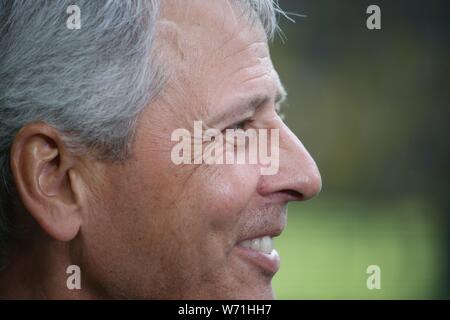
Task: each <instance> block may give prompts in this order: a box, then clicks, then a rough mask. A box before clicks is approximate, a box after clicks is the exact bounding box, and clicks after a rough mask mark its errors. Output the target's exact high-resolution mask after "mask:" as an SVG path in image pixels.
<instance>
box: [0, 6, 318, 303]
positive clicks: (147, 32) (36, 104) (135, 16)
mask: <svg viewBox="0 0 450 320" xmlns="http://www.w3.org/2000/svg"><path fill="white" fill-rule="evenodd" d="M71 4H76V5H77V6H78V7H79V8H80V13H81V16H80V17H81V29H79V30H76V29H73V30H72V29H68V28H67V26H66V21H65V20H66V19H67V14H66V9H67V7H68V6H69V5H71ZM277 11H278V9H276V5H275V4H274V3H273V1H271V0H239V1H238V0H229V1H228V0H214V1H211V0H208V1H205V0H178V1H176V0H166V1H163V0H161V1H157V0H152V1H151V0H142V1H139V0H135V1H131V0H130V1H103V0H101V1H100V0H99V1H74V3H69V2H66V1H57V2H56V1H19V0H17V1H1V0H0V24H1V25H0V28H1V29H0V36H1V38H0V48H1V49H0V50H1V51H0V151H1V153H0V166H1V167H0V169H1V182H2V184H1V188H0V201H1V202H0V204H1V207H0V243H1V249H2V265H3V270H2V271H0V297H2V298H49V299H59V298H63V299H64V298H82V299H84V298H86V299H90V298H93V299H97V298H131V299H133V298H145V299H147V298H150V299H151V298H157V299H166V298H167V299H185V298H188V299H197V298H204V299H255V298H256V299H271V298H273V297H274V293H273V290H272V287H271V280H272V277H273V276H274V274H275V273H276V272H277V271H278V269H279V264H280V258H279V256H278V254H277V252H276V251H275V250H273V247H272V239H273V238H274V237H276V236H278V235H279V234H280V233H281V232H282V231H283V229H284V228H285V226H286V205H287V203H288V202H289V201H301V200H307V199H310V198H312V197H313V196H315V195H316V194H317V193H318V192H319V191H320V188H321V179H320V175H319V172H318V169H317V167H316V165H315V163H314V161H313V159H312V158H311V157H310V155H309V154H308V152H307V151H306V150H305V148H304V147H303V145H302V144H301V143H300V141H299V140H298V139H297V138H296V136H295V135H294V134H293V133H292V132H291V131H290V130H289V129H288V127H287V126H286V125H285V124H284V123H283V121H282V120H281V118H280V116H279V114H278V112H277V111H278V108H279V103H280V100H281V99H282V98H283V97H284V95H285V93H284V89H283V87H282V86H281V83H280V80H279V78H278V75H277V73H276V71H275V70H274V67H273V65H272V62H271V59H270V55H269V48H268V38H270V37H271V36H272V34H273V32H274V30H275V29H276V14H277ZM195 121H202V123H203V125H204V126H205V127H207V128H214V129H217V130H218V131H219V132H225V131H226V130H227V129H244V130H247V129H256V130H260V129H268V130H273V129H278V131H277V132H279V137H278V148H279V150H277V151H278V154H279V168H278V170H277V172H276V173H275V174H270V175H264V174H261V170H260V167H261V165H262V164H260V163H259V164H258V163H256V164H255V163H248V164H242V163H240V164H206V163H203V162H202V163H199V164H198V163H197V164H196V163H191V164H176V163H174V162H173V161H172V160H171V151H172V148H173V147H174V145H175V144H176V142H174V141H172V140H171V134H172V132H174V131H175V130H177V129H179V128H186V129H188V130H189V129H190V128H192V127H193V124H194V122H195ZM228 143H229V142H228ZM71 265H76V266H79V268H80V270H81V289H75V290H70V289H69V288H68V287H67V283H66V282H67V281H66V280H67V277H68V276H69V275H68V274H66V270H67V268H68V266H71Z"/></svg>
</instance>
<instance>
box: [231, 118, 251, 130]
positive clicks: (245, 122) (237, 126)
mask: <svg viewBox="0 0 450 320" xmlns="http://www.w3.org/2000/svg"><path fill="white" fill-rule="evenodd" d="M252 121H253V120H252V119H245V120H243V121H239V122H236V123H235V124H233V125H231V126H229V127H227V128H226V129H225V130H228V129H231V130H245V129H246V127H247V126H248V124H250V123H252Z"/></svg>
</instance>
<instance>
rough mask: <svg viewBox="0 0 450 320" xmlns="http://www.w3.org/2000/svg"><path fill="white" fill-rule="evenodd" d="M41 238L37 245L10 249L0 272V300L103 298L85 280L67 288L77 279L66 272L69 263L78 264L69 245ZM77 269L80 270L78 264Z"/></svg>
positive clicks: (72, 272)
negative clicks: (75, 287) (6, 261)
mask: <svg viewBox="0 0 450 320" xmlns="http://www.w3.org/2000/svg"><path fill="white" fill-rule="evenodd" d="M43 241H44V243H43V242H42V241H40V242H39V246H36V245H35V246H28V247H26V249H25V246H17V247H16V248H14V249H13V250H12V252H11V255H10V256H9V257H8V258H9V260H8V265H7V267H6V268H5V269H4V270H2V271H0V299H101V298H105V296H102V295H101V294H99V292H96V291H95V290H92V288H90V286H89V285H88V283H86V282H85V281H81V289H79V290H78V289H72V290H71V289H69V288H68V284H69V286H70V287H71V288H73V284H75V283H76V281H75V280H74V279H76V278H74V276H73V275H74V271H73V270H70V269H69V271H70V272H69V273H66V272H67V270H68V267H69V266H71V265H76V264H77V263H76V262H75V260H76V259H73V256H72V255H71V252H72V251H74V250H71V249H72V248H71V244H70V243H64V242H59V241H55V240H51V239H45V240H43ZM34 242H35V243H36V242H37V241H34ZM80 269H81V271H82V270H83V268H82V267H81V266H80ZM84 278H86V277H84ZM84 278H82V279H83V280H84ZM68 279H69V280H68Z"/></svg>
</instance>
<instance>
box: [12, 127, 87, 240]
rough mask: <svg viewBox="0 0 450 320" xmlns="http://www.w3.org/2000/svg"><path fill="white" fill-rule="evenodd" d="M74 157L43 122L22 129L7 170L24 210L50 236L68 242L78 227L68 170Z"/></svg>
mask: <svg viewBox="0 0 450 320" xmlns="http://www.w3.org/2000/svg"><path fill="white" fill-rule="evenodd" d="M73 163H74V157H73V156H72V154H71V153H70V152H69V150H67V148H65V146H64V143H63V141H62V140H61V138H60V135H59V133H58V132H57V131H56V130H55V129H53V128H51V127H50V126H48V125H47V124H45V123H33V124H29V125H27V126H25V127H24V128H22V129H21V130H20V131H19V133H18V134H17V136H16V137H15V139H14V142H13V145H12V147H11V170H12V173H13V177H14V182H15V184H16V189H17V191H18V193H19V196H20V199H21V200H22V203H23V205H24V206H25V208H26V209H27V211H28V212H29V213H30V214H31V215H32V216H33V218H34V219H35V220H36V221H37V222H38V224H39V225H40V226H41V227H42V229H43V230H44V231H45V232H46V233H48V234H49V235H50V236H51V237H53V238H55V239H57V240H60V241H70V240H72V239H73V238H74V237H75V236H76V235H77V233H78V231H79V229H80V225H81V215H80V206H79V204H78V203H77V196H76V195H75V194H74V190H73V188H72V183H71V174H69V172H70V170H72V169H73Z"/></svg>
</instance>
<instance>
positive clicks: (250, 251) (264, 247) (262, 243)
mask: <svg viewBox="0 0 450 320" xmlns="http://www.w3.org/2000/svg"><path fill="white" fill-rule="evenodd" d="M236 252H237V253H238V254H239V256H240V257H241V258H242V259H244V260H245V261H247V262H248V263H250V264H251V265H253V266H254V267H256V268H258V269H260V270H262V271H265V272H266V273H268V274H270V275H272V276H273V275H274V274H275V273H276V272H277V271H278V270H279V269H280V256H279V254H278V252H277V251H276V250H275V249H274V248H273V237H272V236H269V235H265V236H262V237H258V238H253V239H247V240H244V241H241V242H239V243H238V244H237V245H236Z"/></svg>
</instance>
